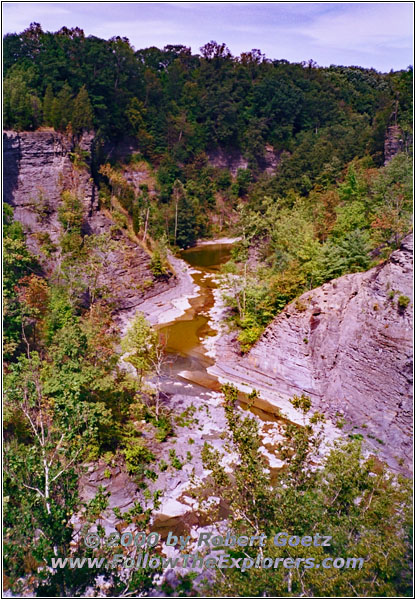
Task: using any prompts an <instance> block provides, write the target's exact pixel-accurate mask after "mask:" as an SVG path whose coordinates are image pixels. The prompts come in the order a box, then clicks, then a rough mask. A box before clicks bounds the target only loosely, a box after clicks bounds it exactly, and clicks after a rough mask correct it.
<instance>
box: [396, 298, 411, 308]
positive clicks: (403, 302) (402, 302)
mask: <svg viewBox="0 0 416 600" xmlns="http://www.w3.org/2000/svg"><path fill="white" fill-rule="evenodd" d="M409 302H410V298H409V297H408V296H399V299H398V300H397V308H398V309H399V310H406V308H407V307H408V306H409Z"/></svg>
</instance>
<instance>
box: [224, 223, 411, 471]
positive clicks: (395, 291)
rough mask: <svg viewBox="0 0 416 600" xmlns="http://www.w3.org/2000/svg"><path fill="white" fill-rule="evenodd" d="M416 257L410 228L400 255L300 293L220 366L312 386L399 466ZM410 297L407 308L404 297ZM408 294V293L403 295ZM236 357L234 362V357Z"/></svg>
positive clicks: (407, 437) (291, 385) (249, 376)
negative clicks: (246, 348)
mask: <svg viewBox="0 0 416 600" xmlns="http://www.w3.org/2000/svg"><path fill="white" fill-rule="evenodd" d="M412 266H413V240H412V236H411V235H410V236H408V237H406V238H405V239H404V240H403V242H402V245H401V248H400V249H399V250H397V251H395V252H393V254H392V255H391V257H390V259H389V260H388V261H387V262H385V263H384V264H382V265H379V266H377V267H375V268H373V269H371V270H369V271H367V272H365V273H355V274H351V275H345V276H343V277H340V278H339V279H335V280H333V281H331V282H329V283H326V284H325V285H323V286H322V287H320V288H317V289H315V290H312V291H310V292H307V293H305V294H303V296H301V297H300V298H299V299H298V300H297V301H295V302H292V303H291V304H290V305H289V306H288V307H287V308H286V309H285V310H284V311H283V312H282V313H281V314H280V315H279V316H278V317H277V318H276V319H275V320H274V321H273V322H272V323H271V324H270V325H269V326H268V327H267V329H266V331H265V332H264V334H263V335H262V337H261V338H260V340H259V341H258V342H257V343H256V344H255V345H254V347H253V348H252V349H251V351H250V353H249V354H248V356H247V357H245V358H244V359H240V361H239V363H238V364H236V361H235V357H234V358H233V357H231V356H228V357H225V358H226V360H225V361H224V363H223V364H221V366H220V368H219V369H217V374H218V375H220V376H221V375H223V376H225V377H226V378H228V379H231V380H232V379H233V378H235V379H240V380H241V381H245V382H246V383H247V384H249V385H252V386H253V387H257V388H263V389H266V390H267V389H269V390H270V391H273V393H275V394H277V396H278V395H279V394H280V395H281V396H282V397H286V398H287V397H289V396H293V395H294V394H298V395H299V394H301V393H303V392H304V393H306V394H308V395H309V396H310V397H311V398H312V400H313V408H314V409H315V410H320V411H324V412H325V414H326V415H327V416H329V417H331V418H332V420H333V422H334V423H335V422H338V423H339V425H341V424H342V423H343V422H344V421H345V425H344V426H343V428H342V430H343V431H349V432H350V433H354V434H361V435H362V436H363V437H364V439H365V440H366V442H367V447H368V446H369V447H370V448H371V449H372V450H370V451H374V452H376V453H377V454H378V456H379V457H380V458H381V459H383V460H387V461H388V462H389V464H390V465H391V466H393V467H394V468H397V469H398V470H403V471H405V472H408V471H409V470H410V469H411V456H412V406H413V402H412V364H413V362H412V357H413V353H412V312H413V290H412ZM400 296H402V297H403V298H408V299H409V304H408V305H407V306H406V307H403V308H400V306H399V298H400ZM402 302H404V303H406V302H407V301H406V300H402ZM231 361H233V364H232V363H231Z"/></svg>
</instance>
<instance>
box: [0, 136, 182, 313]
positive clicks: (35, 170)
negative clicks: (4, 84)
mask: <svg viewBox="0 0 416 600" xmlns="http://www.w3.org/2000/svg"><path fill="white" fill-rule="evenodd" d="M77 143H78V145H79V147H80V149H81V150H83V151H85V152H86V153H87V155H86V156H85V159H84V161H85V163H86V167H84V168H83V167H81V168H75V166H74V163H73V158H74V154H73V153H74V149H75V146H76V144H77ZM3 145H4V199H5V201H6V202H8V203H9V204H11V205H12V206H13V207H14V218H15V219H16V220H18V221H20V222H21V223H22V224H23V226H24V229H25V233H26V239H27V245H28V247H29V249H30V251H31V252H33V253H34V254H35V255H37V256H38V257H39V259H40V261H41V264H42V267H43V268H44V270H45V271H46V272H47V273H50V272H51V271H52V270H53V269H54V268H55V267H56V265H57V264H59V261H60V259H61V257H60V255H59V251H55V252H49V253H45V238H44V236H45V234H47V235H48V236H49V238H50V241H51V242H52V244H55V245H56V246H57V247H58V246H59V238H60V236H61V234H62V227H61V225H60V223H59V220H58V208H59V205H60V203H61V202H62V200H61V194H62V191H63V190H65V189H70V190H73V191H75V192H76V193H77V195H78V197H79V198H80V199H81V201H82V205H83V212H84V222H83V227H82V229H83V233H84V235H86V236H87V235H90V234H96V235H102V234H106V235H107V236H108V241H107V242H106V243H104V244H102V245H101V248H97V249H96V250H95V252H96V255H97V259H98V260H99V261H100V263H101V266H100V273H99V275H98V280H97V281H96V282H95V285H96V286H99V287H100V288H101V289H102V290H103V293H105V295H106V300H107V301H108V302H109V303H110V304H111V306H112V307H113V308H114V310H115V311H116V312H119V311H125V310H132V309H134V308H135V307H138V306H139V305H140V304H141V303H142V302H143V301H144V300H146V299H147V298H150V297H153V296H155V295H157V294H159V293H161V292H162V291H163V290H165V289H167V288H168V287H169V286H172V285H175V278H174V277H171V278H164V279H163V280H155V278H154V277H153V275H152V273H151V270H150V256H149V255H148V254H147V252H145V250H144V249H143V248H142V247H141V246H140V245H139V244H138V243H137V241H135V240H133V239H132V238H131V236H129V235H128V232H126V231H125V230H122V229H120V228H117V227H116V226H115V224H114V222H113V221H112V220H111V218H110V216H109V214H106V212H105V211H100V210H99V206H98V193H97V189H96V187H95V185H94V182H93V179H92V176H91V168H90V163H91V156H92V153H93V152H94V138H93V135H92V134H84V135H83V136H82V138H81V140H78V141H77V140H75V139H73V138H72V137H69V136H65V135H63V134H60V133H57V132H55V131H53V130H47V131H34V132H15V131H6V132H4V134H3ZM71 159H72V160H71Z"/></svg>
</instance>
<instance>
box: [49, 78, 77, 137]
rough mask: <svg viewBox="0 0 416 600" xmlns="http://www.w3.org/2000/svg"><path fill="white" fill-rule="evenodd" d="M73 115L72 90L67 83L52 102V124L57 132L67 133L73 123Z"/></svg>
mask: <svg viewBox="0 0 416 600" xmlns="http://www.w3.org/2000/svg"><path fill="white" fill-rule="evenodd" d="M72 113H73V100H72V90H71V88H70V86H69V85H68V82H65V83H64V85H63V87H62V89H61V90H60V92H59V93H58V95H57V96H56V97H55V98H54V99H53V101H52V107H51V124H52V126H53V127H54V128H55V129H56V130H57V131H65V130H66V128H67V126H68V125H69V123H70V122H71V118H72Z"/></svg>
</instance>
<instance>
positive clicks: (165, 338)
mask: <svg viewBox="0 0 416 600" xmlns="http://www.w3.org/2000/svg"><path fill="white" fill-rule="evenodd" d="M231 248H232V245H231V244H212V245H209V246H199V247H197V248H191V249H189V250H185V251H184V252H182V258H183V260H185V261H186V262H187V263H188V264H189V265H190V266H192V267H193V268H194V270H195V271H196V272H195V273H193V274H192V278H193V280H194V282H195V283H196V284H197V285H198V286H199V294H198V296H197V297H196V298H191V299H190V301H189V302H190V305H191V306H190V308H188V309H187V310H186V311H185V313H184V314H183V315H182V316H180V317H179V318H178V319H176V320H175V321H173V322H172V323H168V324H167V325H163V326H162V327H160V328H158V329H159V334H160V337H161V340H162V342H163V344H164V345H165V347H166V351H167V352H168V353H169V354H178V355H180V356H181V357H182V358H186V357H192V358H194V359H195V358H196V359H198V358H199V361H200V363H201V366H202V365H204V366H205V368H206V367H207V366H209V365H211V364H213V363H212V360H211V359H210V358H209V357H207V356H206V354H205V349H204V346H203V344H202V340H203V339H204V338H205V337H207V336H211V335H215V334H216V331H214V330H213V329H212V328H211V327H210V325H209V323H208V322H209V314H208V313H209V310H210V309H211V308H212V307H213V306H214V296H213V293H212V291H213V290H214V289H215V288H216V287H217V285H216V283H215V281H214V280H213V276H214V275H215V273H216V272H218V270H219V269H220V267H221V265H222V264H224V263H225V262H227V260H228V259H229V257H230V252H231ZM182 366H183V367H185V368H186V366H187V365H186V362H185V365H184V364H183V361H182ZM188 366H189V368H192V370H194V368H195V361H193V362H192V364H191V361H190V363H189V365H188ZM188 370H189V369H188Z"/></svg>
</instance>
